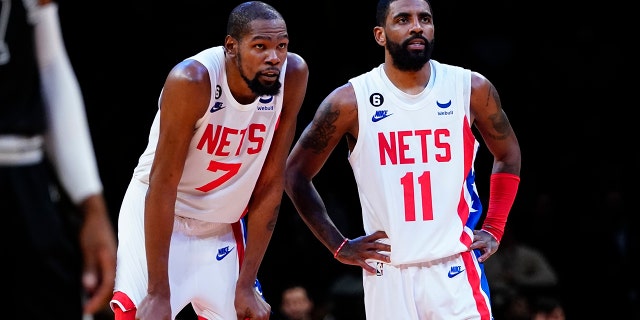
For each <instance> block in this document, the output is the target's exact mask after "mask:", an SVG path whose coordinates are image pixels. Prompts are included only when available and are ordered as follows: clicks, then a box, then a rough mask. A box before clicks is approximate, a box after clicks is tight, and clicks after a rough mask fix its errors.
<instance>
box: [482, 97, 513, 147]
mask: <svg viewBox="0 0 640 320" xmlns="http://www.w3.org/2000/svg"><path fill="white" fill-rule="evenodd" d="M489 90H490V96H493V99H494V100H495V101H496V105H497V106H498V112H496V113H495V114H492V115H490V116H489V119H490V120H491V125H492V127H493V129H494V130H495V131H496V132H497V133H498V134H492V135H491V137H492V138H493V139H496V140H504V139H506V138H507V137H508V136H509V135H510V133H511V124H510V123H509V119H508V118H507V115H506V114H505V113H504V111H503V110H502V103H501V102H500V96H499V95H498V91H497V90H496V88H495V87H494V86H493V84H490V89H489ZM488 103H489V97H487V104H488Z"/></svg>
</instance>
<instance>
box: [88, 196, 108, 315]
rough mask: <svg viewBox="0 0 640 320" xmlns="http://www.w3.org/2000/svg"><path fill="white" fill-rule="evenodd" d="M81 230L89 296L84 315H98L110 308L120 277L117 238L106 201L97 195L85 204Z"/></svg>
mask: <svg viewBox="0 0 640 320" xmlns="http://www.w3.org/2000/svg"><path fill="white" fill-rule="evenodd" d="M81 206H82V210H83V211H84V217H83V224H82V228H81V230H80V246H81V248H82V256H83V262H84V264H83V273H82V285H83V287H84V291H85V293H86V295H87V301H86V302H85V304H84V314H91V315H92V314H95V313H97V312H98V311H100V310H102V309H104V308H106V307H107V306H108V303H109V300H110V299H111V297H112V295H113V284H114V281H115V277H116V237H115V232H114V231H113V228H112V225H111V221H110V220H109V215H108V214H107V210H106V206H105V204H104V199H103V198H102V197H101V196H99V195H93V196H90V197H89V198H87V199H86V200H85V201H84V202H83V203H82V205H81Z"/></svg>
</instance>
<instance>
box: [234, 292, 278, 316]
mask: <svg viewBox="0 0 640 320" xmlns="http://www.w3.org/2000/svg"><path fill="white" fill-rule="evenodd" d="M235 307H236V316H237V318H238V320H249V319H251V320H254V319H258V320H268V319H269V317H270V316H271V306H270V305H269V304H268V303H267V302H266V301H265V300H264V298H263V297H262V295H260V293H259V292H258V290H257V289H256V288H255V286H253V285H251V286H237V287H236V298H235Z"/></svg>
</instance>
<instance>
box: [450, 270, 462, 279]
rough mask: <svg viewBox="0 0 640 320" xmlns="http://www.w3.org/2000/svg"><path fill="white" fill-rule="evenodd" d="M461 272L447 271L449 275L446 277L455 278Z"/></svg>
mask: <svg viewBox="0 0 640 320" xmlns="http://www.w3.org/2000/svg"><path fill="white" fill-rule="evenodd" d="M463 272H464V270H457V271H453V270H451V271H449V274H447V275H448V276H449V278H453V277H455V276H457V275H459V274H461V273H463Z"/></svg>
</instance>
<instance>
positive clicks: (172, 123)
mask: <svg viewBox="0 0 640 320" xmlns="http://www.w3.org/2000/svg"><path fill="white" fill-rule="evenodd" d="M210 95H211V89H210V85H209V75H208V72H207V70H206V68H204V66H202V65H201V64H200V63H199V62H195V61H184V62H181V63H180V64H178V65H177V66H176V67H175V68H174V69H173V70H172V71H171V72H170V74H169V76H168V77H167V80H166V82H165V87H164V90H163V92H162V96H161V102H160V119H161V123H162V124H161V126H160V136H159V139H158V145H157V149H156V153H157V155H158V156H157V157H155V158H154V162H153V166H152V169H151V173H150V177H149V192H148V195H147V199H146V208H145V237H146V243H145V245H146V253H147V261H149V262H153V263H147V267H148V269H149V287H148V293H149V296H147V298H145V300H144V301H143V303H141V304H140V306H139V308H138V315H139V316H141V317H144V316H149V318H155V316H154V314H156V313H155V312H156V311H157V310H158V309H159V307H162V308H169V303H168V301H169V300H168V299H169V296H170V290H169V281H168V257H169V242H170V239H171V232H172V231H173V221H174V216H175V215H174V209H175V202H176V197H177V185H178V182H179V180H180V177H181V176H182V172H183V169H184V163H185V159H186V156H187V150H188V146H189V141H191V135H192V134H193V129H194V127H195V123H196V121H197V119H198V118H200V117H201V116H202V115H203V114H204V113H205V112H206V109H207V106H208V103H209V99H210ZM166 312H167V311H165V313H166ZM168 314H170V312H169V313H168Z"/></svg>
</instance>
